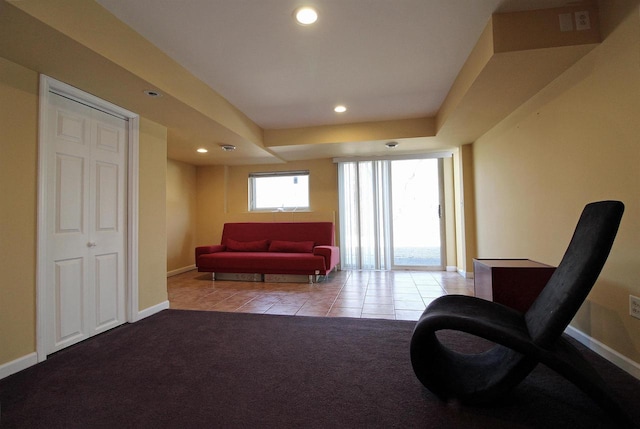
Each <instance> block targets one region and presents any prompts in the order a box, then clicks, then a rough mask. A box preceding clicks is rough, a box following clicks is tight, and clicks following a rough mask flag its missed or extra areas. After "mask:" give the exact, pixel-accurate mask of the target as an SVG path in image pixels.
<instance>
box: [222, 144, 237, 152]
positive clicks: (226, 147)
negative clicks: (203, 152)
mask: <svg viewBox="0 0 640 429" xmlns="http://www.w3.org/2000/svg"><path fill="white" fill-rule="evenodd" d="M220 148H221V149H222V150H223V151H225V152H230V151H232V150H236V147H235V146H234V145H232V144H221V145H220Z"/></svg>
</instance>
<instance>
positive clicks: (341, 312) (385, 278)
mask: <svg viewBox="0 0 640 429" xmlns="http://www.w3.org/2000/svg"><path fill="white" fill-rule="evenodd" d="M167 283H168V292H169V302H170V306H171V308H176V309H190V310H212V311H229V312H243V313H266V314H284V315H296V316H321V317H356V318H378V319H396V320H418V317H419V316H420V315H421V314H422V311H423V310H424V309H425V307H426V306H427V305H428V304H429V303H430V302H431V301H433V300H434V299H435V298H437V297H439V296H442V295H446V294H462V295H473V279H465V278H464V277H462V276H460V275H459V274H458V273H454V272H443V271H338V272H333V273H331V274H330V275H329V276H328V277H327V278H326V279H325V280H323V281H321V282H319V283H314V284H309V283H263V282H240V281H225V280H216V281H213V280H212V279H211V274H209V273H199V272H197V271H189V272H186V273H183V274H179V275H176V276H172V277H169V278H168V279H167Z"/></svg>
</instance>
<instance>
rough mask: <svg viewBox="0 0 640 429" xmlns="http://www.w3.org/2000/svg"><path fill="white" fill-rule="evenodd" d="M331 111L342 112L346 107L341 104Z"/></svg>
mask: <svg viewBox="0 0 640 429" xmlns="http://www.w3.org/2000/svg"><path fill="white" fill-rule="evenodd" d="M333 111H334V112H336V113H344V112H346V111H347V107H346V106H343V105H342V104H341V105H339V106H336V107H334V108H333Z"/></svg>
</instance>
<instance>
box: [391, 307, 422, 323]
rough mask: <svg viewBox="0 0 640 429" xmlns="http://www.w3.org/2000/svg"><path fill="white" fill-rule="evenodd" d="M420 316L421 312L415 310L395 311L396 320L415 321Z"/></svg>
mask: <svg viewBox="0 0 640 429" xmlns="http://www.w3.org/2000/svg"><path fill="white" fill-rule="evenodd" d="M420 316H422V311H415V310H396V320H415V321H417V320H418V319H419V318H420Z"/></svg>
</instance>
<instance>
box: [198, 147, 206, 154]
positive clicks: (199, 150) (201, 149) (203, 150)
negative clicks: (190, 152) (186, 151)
mask: <svg viewBox="0 0 640 429" xmlns="http://www.w3.org/2000/svg"><path fill="white" fill-rule="evenodd" d="M196 152H198V153H207V152H209V151H208V150H206V149H205V148H203V147H201V148H200V149H198V150H196Z"/></svg>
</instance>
